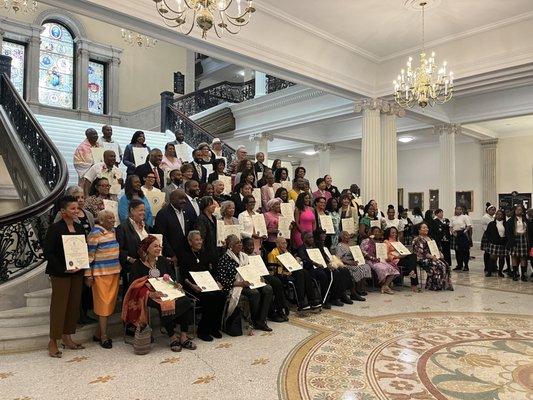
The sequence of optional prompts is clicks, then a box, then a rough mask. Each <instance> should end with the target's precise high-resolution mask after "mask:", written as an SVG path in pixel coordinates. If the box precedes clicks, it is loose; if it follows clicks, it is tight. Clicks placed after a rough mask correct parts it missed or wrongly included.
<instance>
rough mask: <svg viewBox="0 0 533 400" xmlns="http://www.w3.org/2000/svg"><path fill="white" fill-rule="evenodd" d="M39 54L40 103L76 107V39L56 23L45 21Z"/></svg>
mask: <svg viewBox="0 0 533 400" xmlns="http://www.w3.org/2000/svg"><path fill="white" fill-rule="evenodd" d="M43 28H44V30H43V32H42V33H41V48H40V56H39V103H41V104H46V105H49V106H54V107H62V108H74V40H73V37H72V34H71V33H70V31H69V30H68V29H67V28H66V27H65V26H63V25H61V24H59V23H57V22H53V21H50V22H45V23H44V24H43Z"/></svg>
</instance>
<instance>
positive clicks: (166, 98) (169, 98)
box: [161, 92, 174, 132]
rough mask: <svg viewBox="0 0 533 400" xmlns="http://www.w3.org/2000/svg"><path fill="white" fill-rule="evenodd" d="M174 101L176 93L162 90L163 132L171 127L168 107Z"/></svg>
mask: <svg viewBox="0 0 533 400" xmlns="http://www.w3.org/2000/svg"><path fill="white" fill-rule="evenodd" d="M173 101H174V93H172V92H162V93H161V132H166V130H167V129H169V128H170V126H169V123H168V116H169V110H168V107H170V106H171V105H172V102H173Z"/></svg>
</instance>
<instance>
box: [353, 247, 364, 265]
mask: <svg viewBox="0 0 533 400" xmlns="http://www.w3.org/2000/svg"><path fill="white" fill-rule="evenodd" d="M350 252H351V253H352V257H353V259H354V260H355V261H357V265H363V264H365V263H366V261H365V257H364V256H363V252H362V251H361V247H359V246H350Z"/></svg>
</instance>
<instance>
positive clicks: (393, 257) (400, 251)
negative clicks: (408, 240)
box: [383, 227, 419, 292]
mask: <svg viewBox="0 0 533 400" xmlns="http://www.w3.org/2000/svg"><path fill="white" fill-rule="evenodd" d="M383 237H384V238H385V244H386V245H387V261H388V262H389V263H392V264H394V265H396V266H400V267H402V272H405V273H404V275H408V276H409V278H411V290H412V291H413V292H418V291H419V289H418V276H417V273H416V255H415V254H413V253H411V252H410V251H409V250H407V248H405V246H404V245H403V244H402V243H401V242H400V241H399V239H398V229H396V228H395V227H391V228H387V229H385V232H384V233H383Z"/></svg>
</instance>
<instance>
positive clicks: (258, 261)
mask: <svg viewBox="0 0 533 400" xmlns="http://www.w3.org/2000/svg"><path fill="white" fill-rule="evenodd" d="M248 265H252V266H253V267H254V268H255V269H256V272H257V273H258V274H259V276H265V275H270V272H268V269H267V267H266V265H265V262H264V261H263V259H262V258H261V256H248Z"/></svg>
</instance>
